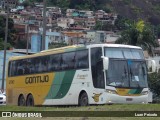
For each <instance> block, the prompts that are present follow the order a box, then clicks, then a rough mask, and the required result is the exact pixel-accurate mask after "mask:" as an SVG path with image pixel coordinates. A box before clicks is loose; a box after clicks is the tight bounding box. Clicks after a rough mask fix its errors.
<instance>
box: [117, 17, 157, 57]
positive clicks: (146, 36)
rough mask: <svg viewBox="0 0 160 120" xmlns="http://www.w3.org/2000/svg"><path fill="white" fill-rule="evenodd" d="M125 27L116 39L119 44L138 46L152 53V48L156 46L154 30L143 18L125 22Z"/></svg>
mask: <svg viewBox="0 0 160 120" xmlns="http://www.w3.org/2000/svg"><path fill="white" fill-rule="evenodd" d="M125 24H126V29H125V30H123V31H122V33H121V37H120V38H119V39H118V40H117V41H116V43H119V44H129V45H134V46H140V47H142V48H143V50H147V51H148V52H149V54H150V55H153V52H152V50H153V48H154V47H157V46H158V43H157V41H156V39H155V35H154V32H153V30H152V27H151V26H150V25H147V24H145V23H144V21H143V20H139V21H138V22H135V21H130V22H129V21H128V23H127V22H126V23H125Z"/></svg>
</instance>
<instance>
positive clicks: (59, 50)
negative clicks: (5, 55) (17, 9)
mask: <svg viewBox="0 0 160 120" xmlns="http://www.w3.org/2000/svg"><path fill="white" fill-rule="evenodd" d="M93 47H120V48H135V49H142V48H141V47H138V46H131V45H122V44H104V43H103V44H91V45H86V46H85V45H72V46H66V47H60V48H54V49H49V50H44V51H41V52H39V53H35V54H32V55H26V56H14V57H11V58H10V59H9V60H17V59H24V58H30V57H36V56H37V57H38V56H41V55H47V54H52V53H55V54H56V53H63V52H69V51H74V50H78V49H85V48H93Z"/></svg>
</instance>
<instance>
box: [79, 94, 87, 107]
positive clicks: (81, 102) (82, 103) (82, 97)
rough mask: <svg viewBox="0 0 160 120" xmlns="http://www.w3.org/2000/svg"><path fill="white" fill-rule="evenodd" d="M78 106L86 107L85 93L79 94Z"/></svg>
mask: <svg viewBox="0 0 160 120" xmlns="http://www.w3.org/2000/svg"><path fill="white" fill-rule="evenodd" d="M78 104H79V106H87V105H88V95H87V93H86V92H82V93H81V94H80V96H79V100H78Z"/></svg>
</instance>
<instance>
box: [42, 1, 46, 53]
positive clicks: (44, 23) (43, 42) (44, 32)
mask: <svg viewBox="0 0 160 120" xmlns="http://www.w3.org/2000/svg"><path fill="white" fill-rule="evenodd" d="M46 1H47V0H43V35H42V50H45V43H46V42H45V38H46Z"/></svg>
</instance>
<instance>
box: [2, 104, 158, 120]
mask: <svg viewBox="0 0 160 120" xmlns="http://www.w3.org/2000/svg"><path fill="white" fill-rule="evenodd" d="M0 111H20V112H25V111H28V112H30V111H33V112H36V111H60V112H63V111H71V113H72V112H76V111H77V112H78V111H81V112H83V111H84V112H89V111H91V112H93V111H108V112H111V111H117V113H116V114H118V111H124V115H126V114H127V113H128V111H142V112H143V111H160V105H159V104H113V105H100V106H87V107H77V106H69V107H67V106H53V107H18V106H1V107H0ZM53 113H54V112H53ZM10 119H11V120H13V119H14V120H17V118H10ZM19 119H20V118H19ZM29 119H33V120H38V119H40V118H29ZM43 119H46V120H50V119H53V118H45V117H44V118H43ZM54 119H58V120H59V119H60V120H63V119H64V120H66V119H71V120H72V119H73V120H75V119H77V120H88V119H89V120H93V119H94V120H103V119H104V120H105V119H110V120H117V119H118V120H135V119H136V120H151V119H154V120H158V119H159V117H136V118H135V117H134V116H132V117H128V118H127V117H118V118H117V117H84V116H81V117H68V118H66V117H63V114H62V117H55V118H54ZM7 120H8V118H7Z"/></svg>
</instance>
